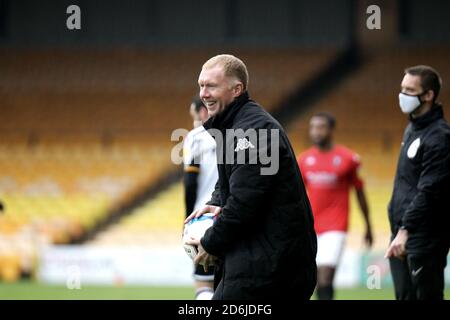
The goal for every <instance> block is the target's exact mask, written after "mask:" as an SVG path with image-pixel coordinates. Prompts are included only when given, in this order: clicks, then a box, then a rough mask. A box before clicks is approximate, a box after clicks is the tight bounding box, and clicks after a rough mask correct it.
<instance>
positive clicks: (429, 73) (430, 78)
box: [405, 65, 442, 101]
mask: <svg viewBox="0 0 450 320" xmlns="http://www.w3.org/2000/svg"><path fill="white" fill-rule="evenodd" d="M405 74H410V75H412V76H419V77H420V85H421V86H422V89H423V90H424V91H428V90H432V91H433V92H434V98H433V99H434V100H433V101H436V99H437V97H438V96H439V91H441V85H442V79H441V76H440V75H439V73H438V72H437V71H436V70H435V69H434V68H432V67H430V66H424V65H419V66H414V67H409V68H406V69H405Z"/></svg>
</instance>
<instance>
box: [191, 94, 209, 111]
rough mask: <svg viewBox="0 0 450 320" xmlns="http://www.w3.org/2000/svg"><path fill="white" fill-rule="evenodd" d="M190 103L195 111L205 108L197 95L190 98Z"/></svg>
mask: <svg viewBox="0 0 450 320" xmlns="http://www.w3.org/2000/svg"><path fill="white" fill-rule="evenodd" d="M192 104H193V105H194V110H195V112H200V109H201V108H206V106H205V104H204V103H203V101H202V100H201V99H200V98H199V97H195V98H194V99H192Z"/></svg>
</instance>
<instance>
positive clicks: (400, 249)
mask: <svg viewBox="0 0 450 320" xmlns="http://www.w3.org/2000/svg"><path fill="white" fill-rule="evenodd" d="M406 241H408V230H406V229H400V230H399V231H398V232H397V235H396V236H395V238H394V240H392V242H391V245H390V246H389V248H388V249H387V251H386V254H385V255H384V257H385V258H391V257H395V258H399V259H403V258H404V256H405V255H406V249H405V246H406Z"/></svg>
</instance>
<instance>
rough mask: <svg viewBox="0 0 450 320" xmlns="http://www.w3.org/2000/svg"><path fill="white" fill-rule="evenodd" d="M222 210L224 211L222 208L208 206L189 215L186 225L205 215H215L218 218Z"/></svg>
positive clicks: (185, 221)
mask: <svg viewBox="0 0 450 320" xmlns="http://www.w3.org/2000/svg"><path fill="white" fill-rule="evenodd" d="M221 210H222V208H221V207H217V206H210V205H206V206H204V207H203V208H201V209H197V210H195V211H194V212H192V213H191V214H190V215H189V217H187V218H186V220H184V223H188V222H189V221H190V220H192V219H194V218H198V217H200V216H202V215H203V214H205V213H214V215H215V216H217V215H218V214H219V213H220V211H221Z"/></svg>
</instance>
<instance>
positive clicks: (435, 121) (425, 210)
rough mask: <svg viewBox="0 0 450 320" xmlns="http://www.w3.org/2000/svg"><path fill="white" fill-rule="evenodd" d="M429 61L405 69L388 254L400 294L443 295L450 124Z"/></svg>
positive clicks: (414, 296)
mask: <svg viewBox="0 0 450 320" xmlns="http://www.w3.org/2000/svg"><path fill="white" fill-rule="evenodd" d="M441 84H442V80H441V78H440V76H439V74H438V73H437V72H436V70H434V69H433V68H431V67H429V66H414V67H410V68H407V69H406V70H405V75H404V77H403V81H402V83H401V92H400V94H399V104H400V109H401V111H402V112H403V113H405V114H407V115H408V117H409V124H408V126H407V127H406V130H405V132H404V136H403V141H402V144H401V149H400V156H399V160H398V165H397V172H396V177H395V181H394V189H393V193H392V197H391V200H390V203H389V207H388V211H389V221H390V225H391V232H392V236H391V242H390V245H389V247H388V249H387V251H386V254H385V257H386V258H389V264H390V268H391V273H392V278H393V281H394V287H395V296H396V299H398V300H405V299H407V300H410V299H411V300H415V299H420V300H423V299H435V300H442V299H443V298H444V268H445V266H446V263H447V254H448V251H449V243H450V237H449V235H450V232H449V231H448V229H447V228H448V224H449V221H450V219H449V217H450V199H449V196H450V126H449V124H448V123H447V121H446V120H445V118H444V114H443V108H442V105H441V104H440V103H439V102H437V98H438V95H439V91H440V89H441Z"/></svg>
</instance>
